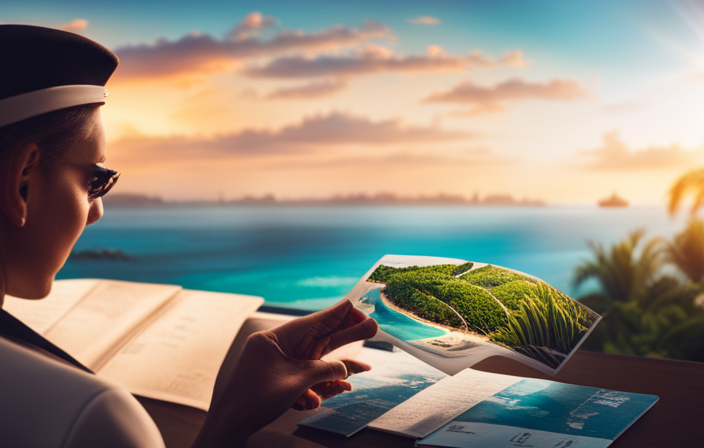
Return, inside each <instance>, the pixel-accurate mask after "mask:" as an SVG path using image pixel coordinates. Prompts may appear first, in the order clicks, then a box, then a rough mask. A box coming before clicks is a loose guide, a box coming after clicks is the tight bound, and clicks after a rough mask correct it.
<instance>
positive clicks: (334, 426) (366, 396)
mask: <svg viewBox="0 0 704 448" xmlns="http://www.w3.org/2000/svg"><path fill="white" fill-rule="evenodd" d="M358 359H359V360H360V361H363V362H366V363H368V364H370V365H371V366H372V370H370V371H368V372H363V373H359V374H357V375H352V376H350V377H349V378H348V379H347V381H349V382H350V383H352V391H351V392H345V393H343V394H340V395H337V396H336V397H333V398H330V399H329V400H325V401H324V402H323V404H322V406H321V407H320V408H319V409H318V410H317V411H316V413H315V414H313V415H311V416H310V417H308V418H306V419H304V420H302V421H301V422H299V423H298V424H299V425H301V426H309V427H312V428H318V429H323V430H325V431H330V432H334V433H336V434H342V435H344V436H347V437H349V436H351V435H353V434H355V433H356V432H358V431H360V430H362V429H364V428H366V427H367V425H368V424H369V423H371V422H372V421H374V419H376V418H377V417H379V416H381V415H383V414H384V413H385V412H387V411H389V410H390V409H392V408H394V407H395V406H397V405H399V404H401V403H403V402H404V401H406V400H407V399H409V398H411V397H412V396H414V395H415V394H417V393H418V392H420V391H422V390H424V389H426V388H428V387H432V385H433V384H435V383H437V382H438V381H440V380H441V379H443V378H445V377H446V376H447V375H445V374H444V373H442V372H440V371H439V370H437V369H434V368H432V367H430V366H429V365H427V364H424V363H422V362H421V361H419V360H417V359H415V358H414V357H412V356H410V355H409V354H408V353H404V352H402V351H396V352H388V351H384V350H375V349H370V348H363V349H362V353H361V355H360V357H359V358H358Z"/></svg>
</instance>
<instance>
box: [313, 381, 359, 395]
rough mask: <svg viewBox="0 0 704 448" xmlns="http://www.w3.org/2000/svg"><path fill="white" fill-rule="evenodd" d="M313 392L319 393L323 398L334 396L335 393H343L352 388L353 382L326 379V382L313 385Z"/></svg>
mask: <svg viewBox="0 0 704 448" xmlns="http://www.w3.org/2000/svg"><path fill="white" fill-rule="evenodd" d="M311 389H312V390H313V392H315V393H316V394H318V396H319V397H320V398H322V399H323V400H327V399H328V398H332V397H334V396H335V395H338V394H341V393H342V392H349V391H351V390H352V384H350V383H348V382H347V381H343V380H337V381H326V382H324V383H318V384H316V385H315V386H313V387H311Z"/></svg>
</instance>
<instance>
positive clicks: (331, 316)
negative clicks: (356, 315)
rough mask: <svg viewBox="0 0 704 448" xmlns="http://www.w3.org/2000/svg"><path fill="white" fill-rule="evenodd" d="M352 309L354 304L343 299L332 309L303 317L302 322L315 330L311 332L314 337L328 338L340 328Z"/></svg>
mask: <svg viewBox="0 0 704 448" xmlns="http://www.w3.org/2000/svg"><path fill="white" fill-rule="evenodd" d="M351 309H354V307H353V306H352V302H350V301H349V300H347V299H343V300H342V301H340V302H338V303H336V304H335V305H333V306H331V307H330V308H326V309H324V310H322V311H318V312H317V313H313V314H310V315H308V316H305V317H302V318H301V319H300V321H301V323H302V324H305V325H306V326H308V327H309V328H310V329H311V330H313V331H312V332H311V334H312V335H313V336H315V337H322V336H327V335H328V334H330V333H332V332H333V331H335V330H337V328H338V327H340V324H341V323H342V322H343V321H344V320H345V318H347V315H348V313H349V312H350V310H351Z"/></svg>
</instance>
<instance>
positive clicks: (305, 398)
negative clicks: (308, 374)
mask: <svg viewBox="0 0 704 448" xmlns="http://www.w3.org/2000/svg"><path fill="white" fill-rule="evenodd" d="M320 403H321V399H320V397H319V396H318V394H317V393H315V392H313V391H312V390H310V389H308V390H306V391H305V392H303V393H302V394H301V396H300V397H298V400H296V402H295V403H293V406H291V407H292V408H293V409H295V410H297V411H306V410H310V409H317V408H318V407H320Z"/></svg>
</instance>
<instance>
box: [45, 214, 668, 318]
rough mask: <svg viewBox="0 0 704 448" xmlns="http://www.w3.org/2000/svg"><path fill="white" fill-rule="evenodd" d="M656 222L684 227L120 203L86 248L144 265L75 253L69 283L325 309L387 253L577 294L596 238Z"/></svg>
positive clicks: (608, 218)
mask: <svg viewBox="0 0 704 448" xmlns="http://www.w3.org/2000/svg"><path fill="white" fill-rule="evenodd" d="M638 227H645V228H646V229H647V231H648V234H649V235H650V236H655V235H661V236H669V235H672V234H673V233H674V232H676V231H677V230H678V229H679V228H681V223H678V222H672V221H671V220H670V219H669V218H668V217H667V215H666V213H665V210H664V209H661V208H656V207H652V208H628V209H599V208H597V207H545V208H502V207H456V206H423V207H386V208H384V207H217V206H213V207H189V208H187V207H182V208H176V207H174V208H154V209H147V208H145V209H139V208H112V209H108V210H106V213H105V216H104V217H103V219H101V220H100V221H99V222H98V223H96V224H94V225H92V226H89V227H88V228H87V229H86V231H85V232H84V234H83V235H82V236H81V238H80V239H79V241H78V243H77V247H76V249H78V250H82V249H91V248H94V247H104V248H109V249H115V250H122V251H124V252H126V253H128V254H129V255H131V256H132V257H134V260H133V261H108V260H105V261H98V262H96V261H82V260H81V261H79V260H69V261H68V262H67V264H66V266H65V267H64V269H62V271H61V272H60V273H59V278H80V277H96V278H112V279H120V280H134V281H144V282H156V283H174V284H179V285H183V286H184V287H186V288H192V289H203V290H210V291H222V292H233V293H241V294H253V295H259V296H263V297H265V298H266V300H267V302H268V303H270V304H278V305H282V304H283V305H286V306H293V307H298V308H305V309H320V308H323V307H324V306H327V305H329V304H332V303H334V302H335V301H337V300H339V298H340V297H342V296H344V295H345V294H346V293H347V292H348V291H349V290H350V289H351V288H352V286H354V284H355V283H356V282H357V281H358V280H359V278H360V277H361V276H362V275H364V273H365V272H366V271H367V270H368V269H369V268H370V267H371V266H372V265H373V264H374V263H375V262H376V261H377V260H378V259H379V258H381V257H382V256H383V255H385V254H408V255H430V256H444V257H453V258H462V259H467V260H472V261H481V262H487V263H494V264H497V265H500V266H506V267H509V268H513V269H517V270H519V271H523V272H526V273H529V274H532V275H535V276H537V277H539V278H542V279H543V280H545V281H547V282H549V283H551V284H553V285H554V286H556V287H557V288H559V289H562V290H564V291H565V292H567V293H568V294H572V295H575V294H576V293H577V291H574V290H573V288H572V287H571V284H570V281H571V276H572V271H573V268H574V266H575V264H577V263H578V262H579V261H580V260H584V259H587V258H588V257H589V256H590V252H589V249H588V246H587V244H586V241H587V240H588V239H591V240H594V241H599V242H604V243H606V244H610V243H613V242H615V241H618V240H620V239H622V238H623V237H624V236H625V235H626V234H627V232H629V231H630V230H633V229H635V228H638Z"/></svg>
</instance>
